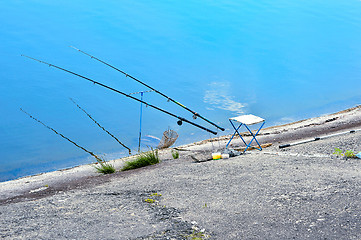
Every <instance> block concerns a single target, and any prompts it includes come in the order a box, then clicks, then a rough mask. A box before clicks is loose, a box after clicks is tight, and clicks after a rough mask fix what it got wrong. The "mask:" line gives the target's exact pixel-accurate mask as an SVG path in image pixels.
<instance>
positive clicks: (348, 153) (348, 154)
mask: <svg viewBox="0 0 361 240" xmlns="http://www.w3.org/2000/svg"><path fill="white" fill-rule="evenodd" d="M333 154H335V155H338V156H345V157H346V158H356V154H355V153H354V152H353V151H351V150H346V151H345V152H344V153H343V152H342V150H341V149H339V148H335V152H334V153H333Z"/></svg>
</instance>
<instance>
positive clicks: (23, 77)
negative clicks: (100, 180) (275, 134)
mask: <svg viewBox="0 0 361 240" xmlns="http://www.w3.org/2000/svg"><path fill="white" fill-rule="evenodd" d="M360 13H361V1H359V0H347V1H336V0H328V1H321V0H313V1H301V0H295V1H288V0H274V1H262V0H261V1H251V0H244V1H236V0H228V1H210V0H208V1H207V0H205V1H196V0H186V1H167V0H159V1H149V0H148V1H145V0H140V1H125V0H122V1H115V0H108V1H85V0H76V1H48V0H27V1H25V0H23V1H21V0H12V1H1V2H0V23H1V24H0V43H1V44H0V53H1V55H0V56H1V58H0V80H1V84H0V91H1V95H0V110H1V111H0V114H1V117H0V151H1V157H0V181H5V180H10V179H15V178H18V177H21V176H26V175H31V174H37V173H41V172H46V171H51V170H55V169H61V168H67V167H72V166H76V165H79V164H85V163H90V162H93V161H94V159H93V158H91V156H90V155H89V154H87V153H86V152H84V151H82V150H81V149H79V148H77V147H75V146H74V145H72V144H71V143H69V142H68V141H66V140H64V139H63V138H61V137H60V136H58V135H56V134H54V133H53V132H52V131H50V130H49V129H47V128H45V127H44V126H42V125H41V124H39V123H37V122H35V121H34V120H32V119H30V118H29V117H28V116H27V115H26V114H24V113H23V112H21V111H20V110H19V109H20V108H23V109H24V110H25V111H27V112H29V113H31V114H32V115H34V116H35V117H37V118H38V119H40V120H41V121H43V122H44V123H46V124H48V125H49V126H51V127H53V128H54V129H55V130H57V131H59V132H60V133H62V134H64V135H65V136H67V137H68V138H70V139H71V140H73V141H75V142H76V143H78V144H79V145H81V146H83V147H85V148H86V149H88V150H90V151H93V152H94V153H96V154H99V155H103V156H104V157H105V158H106V159H115V158H118V157H122V156H127V151H126V149H125V148H123V147H122V146H121V145H119V144H118V143H117V142H116V141H114V140H113V139H112V138H111V137H110V136H109V135H107V134H106V133H105V132H103V131H102V130H101V129H100V128H99V127H98V126H96V125H95V124H94V123H93V122H92V121H91V120H90V119H89V118H88V117H87V116H86V115H85V114H84V113H83V112H82V111H81V110H79V109H78V108H77V107H76V106H75V105H74V104H73V103H72V102H71V101H70V100H69V98H70V97H71V98H73V99H74V100H75V101H76V102H77V103H78V104H79V105H80V106H82V107H83V108H84V109H86V111H87V112H88V113H90V114H91V115H92V116H93V117H94V119H96V120H97V121H98V122H99V123H101V125H103V126H104V127H105V128H106V129H108V130H109V131H110V132H112V133H113V134H114V135H115V136H117V137H118V138H119V140H120V141H122V142H123V143H124V144H125V145H127V146H129V147H131V148H132V149H133V152H136V151H137V148H138V134H139V114H140V103H138V102H135V101H134V100H131V99H129V98H126V97H123V96H121V95H119V94H116V93H114V92H111V91H109V90H107V89H104V88H101V87H99V86H96V85H93V84H91V83H89V82H87V81H85V80H83V79H81V78H79V77H76V76H74V75H71V74H68V73H66V72H63V71H60V70H58V69H55V68H52V67H48V66H46V65H44V64H41V63H38V62H35V61H32V60H30V59H28V58H25V57H22V56H21V54H25V55H28V56H31V57H35V58H38V59H41V60H44V61H47V62H49V63H52V64H55V65H59V66H61V67H63V68H66V69H69V70H71V71H74V72H76V73H79V74H83V75H85V76H87V77H91V78H93V79H95V80H97V81H100V82H102V83H104V84H107V85H109V86H112V87H114V88H116V89H119V90H121V91H123V92H125V93H132V92H138V91H146V90H149V89H147V88H146V87H144V86H142V85H140V84H139V83H137V82H135V81H133V80H131V79H130V78H129V77H128V78H127V77H125V76H124V75H122V74H120V73H119V72H116V71H115V70H113V69H111V68H109V67H107V66H105V65H102V64H101V63H99V62H97V61H95V60H94V59H91V58H90V57H88V56H86V55H84V54H81V53H79V52H77V51H75V50H74V49H72V48H70V47H69V46H75V47H77V48H79V49H81V50H83V51H86V52H89V53H91V54H93V55H94V56H96V57H98V58H100V59H102V60H104V61H107V62H109V63H111V64H113V65H114V66H116V67H118V68H120V69H122V70H123V71H125V72H127V73H129V74H130V75H132V76H134V77H136V78H138V79H140V80H142V81H144V82H146V83H147V84H149V85H151V86H152V87H154V88H156V89H158V90H159V91H161V92H163V93H165V94H167V95H169V96H170V97H172V98H173V99H175V100H177V101H179V102H181V103H182V104H184V105H186V106H188V107H189V108H191V109H192V110H194V111H196V112H199V113H200V114H201V115H202V116H205V117H206V118H208V119H210V120H211V121H214V122H215V123H217V124H219V125H221V126H223V127H225V128H226V131H224V132H219V133H218V135H223V134H230V133H231V129H230V125H229V123H228V120H227V119H228V118H229V117H233V116H236V115H239V114H248V113H252V114H255V115H258V116H261V117H263V118H265V119H266V120H267V125H268V126H270V125H274V124H279V123H286V122H290V121H293V120H299V119H302V118H308V117H313V116H317V115H321V114H326V113H331V112H335V111H338V110H342V109H344V108H348V107H353V106H355V105H357V104H360V102H361V101H360V100H361V93H360V89H361V81H360V78H361V68H360V65H361V44H360V43H361V14H360ZM133 96H135V97H137V98H139V97H140V95H139V94H138V95H137V94H135V95H133ZM144 100H145V101H149V102H150V103H152V104H154V105H156V106H159V107H161V108H164V109H166V110H167V111H170V112H172V113H174V114H176V115H179V116H182V117H184V118H187V119H190V120H191V119H192V114H191V113H189V112H187V111H185V110H184V109H182V108H180V107H179V106H177V105H175V104H174V103H171V102H167V101H166V99H165V98H163V97H161V96H160V95H158V94H156V93H154V92H149V93H145V94H144ZM142 119H143V126H142V134H143V140H142V142H143V144H142V149H143V150H146V149H147V146H153V147H154V146H156V145H157V144H158V139H159V138H161V137H162V133H163V131H165V130H167V129H168V128H170V129H173V130H175V131H177V132H178V133H179V139H178V140H177V143H176V144H178V145H180V144H185V143H190V142H193V141H198V140H202V139H205V138H209V137H213V136H214V135H212V134H210V133H208V132H205V131H203V130H201V129H198V128H196V127H194V126H191V125H189V124H187V123H184V124H183V125H182V126H178V125H177V123H176V122H177V119H175V118H173V117H171V116H168V115H166V114H164V113H162V112H159V111H157V110H154V109H152V108H150V107H145V106H144V108H143V118H142ZM194 121H195V122H196V123H197V124H200V125H203V126H205V127H207V128H210V129H212V130H216V128H214V127H213V126H212V125H210V124H208V123H206V122H204V121H202V120H201V119H197V120H194Z"/></svg>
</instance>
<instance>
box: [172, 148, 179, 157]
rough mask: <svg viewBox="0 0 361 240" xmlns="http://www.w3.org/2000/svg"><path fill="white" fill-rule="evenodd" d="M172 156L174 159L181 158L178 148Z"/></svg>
mask: <svg viewBox="0 0 361 240" xmlns="http://www.w3.org/2000/svg"><path fill="white" fill-rule="evenodd" d="M172 156H173V159H178V158H179V152H178V151H177V150H172Z"/></svg>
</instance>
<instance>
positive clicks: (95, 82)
mask: <svg viewBox="0 0 361 240" xmlns="http://www.w3.org/2000/svg"><path fill="white" fill-rule="evenodd" d="M21 56H23V57H27V58H29V59H32V60H34V61H37V62H40V63H43V64H46V65H48V66H49V67H54V68H57V69H59V70H62V71H64V72H67V73H70V74H73V75H75V76H78V77H80V78H83V79H85V80H87V81H90V82H92V83H94V84H97V85H99V86H102V87H104V88H107V89H109V90H112V91H114V92H116V93H119V94H121V95H123V96H126V97H128V98H131V99H133V100H135V101H138V102H141V103H144V104H146V105H148V106H149V107H152V108H154V109H157V110H158V111H161V112H163V113H165V114H168V115H170V116H172V117H174V118H177V119H178V121H177V123H178V125H182V123H183V122H186V123H189V124H191V125H193V126H195V127H198V128H200V129H203V130H205V131H207V132H210V133H213V134H214V135H216V134H217V132H215V131H212V130H210V129H208V128H205V127H203V126H201V125H198V124H196V123H194V122H191V121H189V120H187V119H185V118H183V117H180V116H177V115H175V114H173V113H171V112H168V111H166V110H164V109H162V108H159V107H156V106H154V105H152V104H149V103H147V102H144V101H142V100H139V99H137V98H135V97H132V96H130V95H129V94H126V93H124V92H121V91H119V90H117V89H115V88H112V87H109V86H107V85H105V84H103V83H100V82H97V81H95V80H93V79H90V78H88V77H85V76H82V75H80V74H78V73H75V72H72V71H69V70H67V69H64V68H61V67H58V66H56V65H53V64H50V63H47V62H44V61H41V60H38V59H36V58H32V57H29V56H26V55H21Z"/></svg>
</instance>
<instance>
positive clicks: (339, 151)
mask: <svg viewBox="0 0 361 240" xmlns="http://www.w3.org/2000/svg"><path fill="white" fill-rule="evenodd" d="M333 154H335V155H339V156H342V150H341V149H339V148H335V151H334V152H333Z"/></svg>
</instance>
